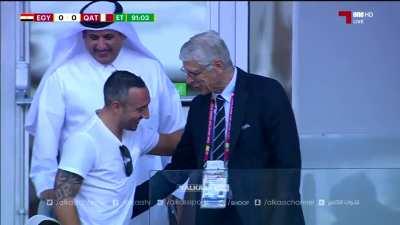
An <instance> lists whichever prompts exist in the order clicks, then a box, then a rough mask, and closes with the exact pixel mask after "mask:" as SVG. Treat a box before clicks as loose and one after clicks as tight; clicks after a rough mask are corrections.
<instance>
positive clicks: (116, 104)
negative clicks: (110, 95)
mask: <svg viewBox="0 0 400 225" xmlns="http://www.w3.org/2000/svg"><path fill="white" fill-rule="evenodd" d="M121 107H122V103H121V102H120V101H112V102H111V104H110V108H111V109H112V110H113V111H118V110H120V109H121Z"/></svg>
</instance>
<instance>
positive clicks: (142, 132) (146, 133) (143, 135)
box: [135, 126, 160, 154]
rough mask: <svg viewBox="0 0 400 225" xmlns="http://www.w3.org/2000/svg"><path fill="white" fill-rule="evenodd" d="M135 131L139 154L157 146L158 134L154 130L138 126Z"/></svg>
mask: <svg viewBox="0 0 400 225" xmlns="http://www.w3.org/2000/svg"><path fill="white" fill-rule="evenodd" d="M135 132H136V137H137V141H138V143H139V148H140V153H141V154H146V153H148V152H149V151H151V150H152V149H153V148H154V147H156V146H157V144H158V140H159V138H160V135H159V133H158V132H157V131H156V130H154V129H151V128H148V127H144V126H139V127H138V129H137V130H136V131H135Z"/></svg>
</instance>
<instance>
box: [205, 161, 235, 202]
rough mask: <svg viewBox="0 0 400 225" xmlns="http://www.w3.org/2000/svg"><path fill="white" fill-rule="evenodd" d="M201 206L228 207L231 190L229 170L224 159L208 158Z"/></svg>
mask: <svg viewBox="0 0 400 225" xmlns="http://www.w3.org/2000/svg"><path fill="white" fill-rule="evenodd" d="M202 182H203V184H202V192H201V205H200V207H201V208H209V209H218V208H225V207H226V200H227V196H228V192H229V185H228V170H227V169H226V168H225V165H224V161H222V160H208V161H207V162H206V166H205V169H204V171H203V180H202Z"/></svg>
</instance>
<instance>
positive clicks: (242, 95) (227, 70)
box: [133, 31, 304, 225]
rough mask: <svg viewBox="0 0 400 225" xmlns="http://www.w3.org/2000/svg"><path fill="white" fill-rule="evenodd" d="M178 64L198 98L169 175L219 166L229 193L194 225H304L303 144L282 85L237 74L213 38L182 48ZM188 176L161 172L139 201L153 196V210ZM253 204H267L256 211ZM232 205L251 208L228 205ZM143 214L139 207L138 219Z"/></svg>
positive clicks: (198, 213) (211, 34) (199, 210)
mask: <svg viewBox="0 0 400 225" xmlns="http://www.w3.org/2000/svg"><path fill="white" fill-rule="evenodd" d="M180 59H181V60H182V62H183V67H182V70H183V71H184V72H186V73H187V75H188V77H187V83H188V84H189V85H191V86H192V87H193V88H195V89H197V90H198V91H199V92H200V95H198V96H197V97H195V98H194V99H193V101H192V103H191V106H190V110H189V114H188V118H187V124H186V127H185V131H184V134H183V136H182V139H181V141H180V143H179V144H178V147H177V149H176V152H175V154H174V155H173V158H172V162H171V163H170V164H169V165H167V167H166V168H165V170H186V171H189V170H196V169H203V168H204V165H205V164H206V162H207V163H208V162H209V161H213V162H222V165H224V167H225V169H227V171H228V176H227V178H228V179H227V183H228V184H229V187H230V191H229V193H228V194H227V195H226V196H227V199H226V202H228V203H227V204H226V206H225V207H222V208H218V209H209V208H207V207H198V206H196V207H195V217H194V220H193V223H194V224H196V225H203V224H204V225H205V224H207V225H222V224H227V225H228V224H229V225H261V224H263V225H264V224H271V225H289V224H290V225H303V224H304V218H303V213H302V208H301V205H300V204H299V200H300V194H299V187H300V168H301V158H300V149H299V139H298V133H297V128H296V123H295V119H294V116H293V112H292V109H291V106H290V103H289V101H288V98H287V96H286V94H285V92H284V90H283V88H282V86H281V85H280V84H279V83H278V82H277V81H275V80H273V79H270V78H266V77H262V76H258V75H254V74H248V73H246V72H244V71H243V70H241V69H240V68H237V67H234V66H233V64H232V61H231V59H230V56H229V51H228V49H227V47H226V45H225V43H224V41H223V40H222V39H221V38H220V37H219V35H218V34H217V33H216V32H215V31H208V32H204V33H200V34H197V35H195V36H193V37H192V38H191V39H190V40H189V41H188V42H186V43H185V44H184V45H183V46H182V48H181V51H180ZM189 175H190V174H189V173H185V172H179V173H175V174H174V173H173V172H168V173H166V172H159V173H158V174H157V175H155V176H154V177H153V178H152V179H151V180H150V182H146V183H144V184H142V185H140V186H138V187H137V190H136V194H135V201H140V200H143V199H147V198H148V197H150V199H151V201H150V202H151V205H152V204H155V202H156V200H157V199H163V198H164V197H165V196H166V195H167V194H168V193H170V192H172V191H173V190H175V189H176V188H177V185H178V184H181V183H183V182H184V181H185V180H186V179H187V177H188V176H189ZM202 176H203V175H202V174H201V173H198V174H197V176H192V178H193V177H197V179H192V181H191V183H197V182H200V183H201V182H202V181H201V180H202V179H201V178H202ZM150 184H151V188H150V189H151V191H150V192H149V186H150ZM203 185H204V184H203ZM195 196H196V195H195ZM194 198H196V199H200V198H201V197H200V195H199V194H198V195H197V196H196V197H194ZM202 200H203V199H202ZM255 200H257V201H258V200H261V201H262V205H261V206H258V205H254V201H255ZM234 201H248V202H249V203H250V204H247V205H244V206H243V205H242V206H238V205H234V204H229V202H234ZM265 203H266V204H265ZM146 207H148V206H144V205H136V206H134V211H133V216H135V215H137V214H140V213H141V212H142V211H143V210H145V209H146Z"/></svg>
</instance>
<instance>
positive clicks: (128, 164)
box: [119, 145, 133, 177]
mask: <svg viewBox="0 0 400 225" xmlns="http://www.w3.org/2000/svg"><path fill="white" fill-rule="evenodd" d="M119 151H120V152H121V156H122V161H123V162H124V167H125V174H126V176H127V177H129V176H130V175H131V174H132V171H133V165H132V157H131V153H129V149H128V148H127V147H126V146H125V145H121V146H119Z"/></svg>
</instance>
